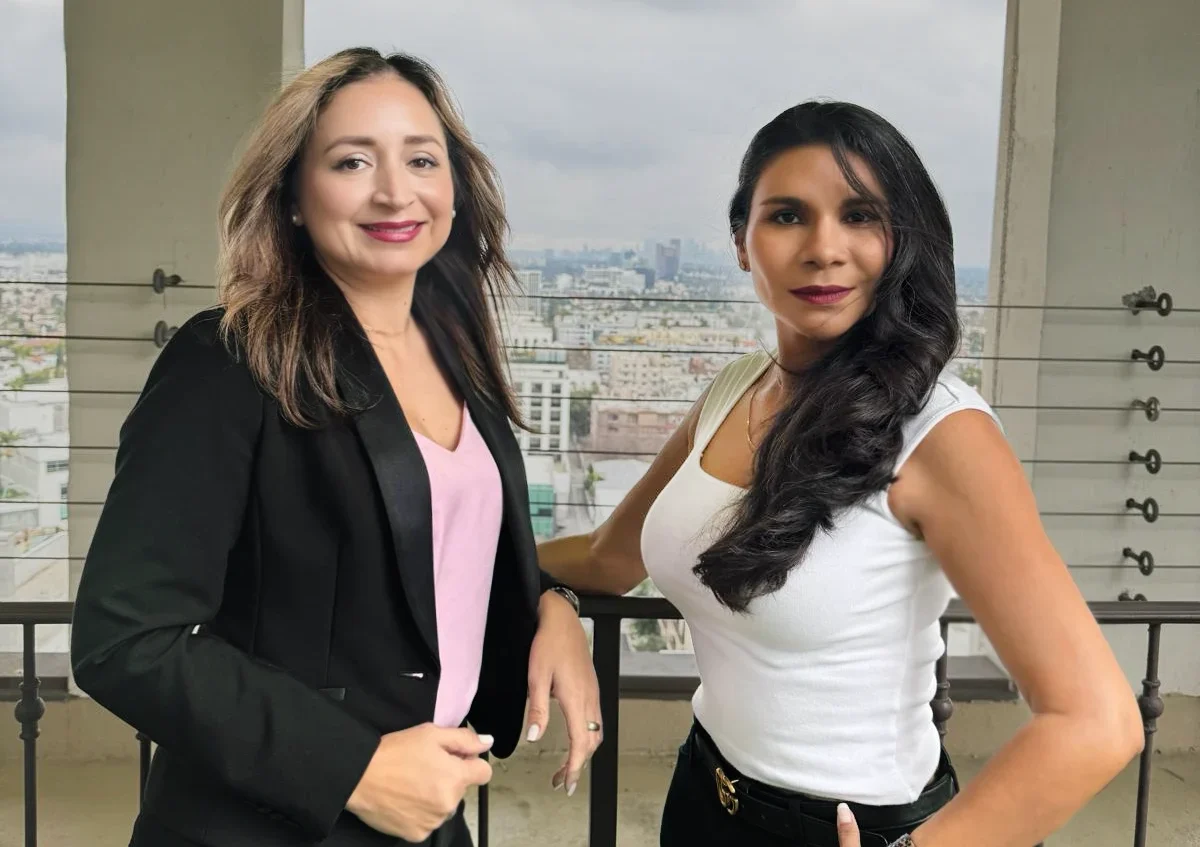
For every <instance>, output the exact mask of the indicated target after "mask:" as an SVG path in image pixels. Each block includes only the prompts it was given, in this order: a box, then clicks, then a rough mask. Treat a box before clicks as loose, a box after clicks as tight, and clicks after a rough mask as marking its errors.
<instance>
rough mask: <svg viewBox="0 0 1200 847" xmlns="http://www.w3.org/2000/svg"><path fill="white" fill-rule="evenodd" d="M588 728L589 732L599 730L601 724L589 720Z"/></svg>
mask: <svg viewBox="0 0 1200 847" xmlns="http://www.w3.org/2000/svg"><path fill="white" fill-rule="evenodd" d="M587 728H588V732H599V731H600V724H598V723H596V722H595V721H588V722H587Z"/></svg>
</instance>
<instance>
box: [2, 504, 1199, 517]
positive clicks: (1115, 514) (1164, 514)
mask: <svg viewBox="0 0 1200 847" xmlns="http://www.w3.org/2000/svg"><path fill="white" fill-rule="evenodd" d="M4 503H7V504H9V505H13V506H89V507H97V508H98V507H102V506H104V503H105V501H103V500H0V504H4ZM617 505H618V504H617V503H589V502H587V501H586V500H578V501H577V500H564V501H560V502H557V503H545V504H538V503H534V504H532V506H533V508H534V509H537V508H538V507H539V506H543V507H545V506H553V507H554V508H565V507H579V508H587V509H595V508H601V509H605V508H616V506H617ZM1038 514H1040V515H1042V516H1043V517H1059V518H1141V517H1142V513H1141V512H1138V511H1129V512H1062V511H1045V512H1039V513H1038ZM1156 517H1157V518H1200V512H1157V513H1156Z"/></svg>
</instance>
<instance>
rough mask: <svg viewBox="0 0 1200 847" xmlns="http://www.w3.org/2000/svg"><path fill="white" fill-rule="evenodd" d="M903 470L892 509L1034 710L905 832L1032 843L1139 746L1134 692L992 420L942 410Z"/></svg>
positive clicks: (1015, 845)
mask: <svg viewBox="0 0 1200 847" xmlns="http://www.w3.org/2000/svg"><path fill="white" fill-rule="evenodd" d="M901 470H902V473H901V475H900V478H899V480H898V481H897V482H896V483H895V485H894V486H893V487H892V490H891V491H890V493H889V503H890V504H891V507H892V511H893V512H894V513H895V515H896V517H897V518H898V519H899V520H901V521H902V522H903V523H906V524H908V525H909V526H910V527H911V528H913V529H914V530H915V531H916V532H918V533H919V534H920V535H921V536H923V537H924V539H925V541H926V543H927V544H928V545H929V547H930V549H931V550H932V551H933V553H934V555H935V556H936V557H937V559H938V561H939V562H940V563H941V565H942V568H943V570H944V572H945V573H946V575H947V577H948V578H949V579H950V581H951V583H952V584H953V585H954V587H955V589H956V590H957V591H958V592H959V594H960V596H961V597H962V598H963V600H964V602H965V603H966V604H967V606H968V607H969V608H970V609H971V610H972V612H973V613H974V614H975V618H976V620H978V621H979V624H980V625H981V626H982V627H983V631H984V632H985V633H986V634H987V636H988V638H989V639H991V641H992V643H993V645H994V646H995V647H996V650H997V652H998V653H999V656H1000V658H1001V660H1002V661H1003V662H1004V665H1005V667H1006V668H1007V669H1008V670H1009V672H1010V673H1011V674H1012V676H1013V678H1014V679H1015V680H1016V682H1017V685H1018V686H1019V688H1020V690H1021V692H1022V694H1023V695H1024V697H1025V699H1026V700H1027V702H1028V703H1029V706H1030V708H1031V709H1032V711H1033V719H1032V720H1031V721H1030V722H1029V723H1028V724H1026V725H1025V726H1024V727H1023V728H1022V729H1021V730H1020V731H1019V732H1018V733H1017V734H1016V735H1015V736H1014V737H1013V738H1012V739H1011V740H1010V741H1009V742H1008V743H1007V744H1005V745H1004V747H1002V748H1001V749H1000V750H999V751H998V752H997V753H996V755H995V756H993V757H992V759H991V760H990V761H989V762H988V765H987V767H985V768H984V769H983V771H982V772H981V773H980V774H979V775H978V777H976V778H975V779H974V780H973V781H972V782H971V783H970V784H969V785H968V786H967V787H966V788H965V789H964V790H963V792H962V793H961V794H960V795H959V796H958V797H956V798H955V799H954V800H953V801H951V802H950V803H949V804H947V806H946V807H945V808H944V809H943V810H942V811H940V812H939V813H938V814H936V815H935V816H934V817H933V818H931V819H930V820H929V821H927V822H926V823H925V824H923V825H922V826H921V827H920V828H918V829H917V830H916V831H915V832H914V833H913V841H914V842H916V844H917V845H918V847H951V845H954V847H957V845H962V844H973V845H978V847H1028V845H1029V844H1033V843H1036V842H1038V841H1041V840H1042V839H1043V838H1045V837H1046V836H1047V835H1049V834H1051V833H1052V832H1054V831H1055V830H1057V829H1058V828H1060V827H1061V826H1062V825H1063V824H1064V823H1066V822H1067V820H1068V819H1069V818H1070V817H1071V816H1072V815H1073V814H1075V813H1076V812H1077V811H1078V810H1079V809H1080V808H1081V807H1082V806H1083V805H1084V804H1086V803H1087V802H1088V801H1089V800H1090V799H1091V798H1092V797H1093V796H1094V795H1095V794H1096V793H1097V792H1099V791H1100V789H1101V788H1103V787H1104V786H1105V785H1106V784H1107V783H1108V782H1109V781H1110V780H1111V779H1112V778H1113V777H1114V776H1116V775H1117V774H1118V773H1119V772H1120V770H1121V769H1122V768H1123V767H1124V766H1125V764H1126V763H1128V762H1129V761H1130V759H1132V758H1133V757H1134V756H1136V755H1137V753H1138V752H1139V751H1140V750H1141V747H1142V728H1141V718H1140V716H1139V713H1138V709H1137V704H1136V700H1135V699H1134V696H1133V693H1132V691H1131V690H1130V687H1129V683H1128V682H1127V681H1126V679H1125V675H1124V673H1123V672H1122V670H1121V668H1120V666H1119V665H1118V663H1117V660H1116V658H1115V657H1114V656H1113V653H1112V650H1111V649H1110V647H1109V645H1108V642H1107V641H1106V640H1105V638H1104V636H1103V634H1102V633H1101V631H1100V627H1099V626H1098V625H1097V624H1096V621H1095V618H1093V616H1092V614H1091V613H1090V612H1089V610H1088V608H1087V604H1086V602H1085V601H1084V598H1083V597H1082V595H1081V594H1080V592H1079V589H1078V588H1077V587H1076V585H1075V582H1074V580H1073V579H1072V578H1071V576H1070V573H1069V572H1068V570H1067V568H1066V566H1065V565H1064V564H1063V562H1062V560H1061V559H1060V558H1059V556H1058V553H1057V552H1055V550H1054V547H1053V546H1052V545H1051V543H1050V540H1049V539H1048V538H1047V537H1046V533H1045V531H1044V530H1043V528H1042V525H1041V521H1040V518H1039V516H1038V510H1037V505H1036V503H1035V501H1034V497H1033V492H1032V491H1031V490H1030V487H1029V485H1028V483H1027V481H1026V478H1025V474H1024V472H1023V471H1022V469H1021V466H1020V463H1019V462H1018V461H1017V459H1016V458H1015V457H1014V456H1013V454H1012V451H1011V450H1010V448H1009V446H1008V443H1007V442H1006V441H1005V440H1004V437H1003V435H1002V434H1001V433H1000V430H999V429H998V428H997V427H996V426H995V424H994V423H993V422H992V421H991V420H990V419H988V418H987V417H986V416H985V415H984V414H983V413H981V412H960V413H956V414H953V415H951V416H950V417H948V418H947V419H946V420H944V421H942V422H941V423H940V424H938V425H937V426H936V427H935V428H934V429H933V431H932V432H931V433H930V434H929V436H928V437H927V438H926V439H925V440H924V441H923V442H922V443H921V445H920V446H919V447H918V448H917V450H916V451H915V452H914V454H913V456H912V458H911V459H910V460H909V461H908V462H906V463H905V465H904V467H903V468H902V469H901Z"/></svg>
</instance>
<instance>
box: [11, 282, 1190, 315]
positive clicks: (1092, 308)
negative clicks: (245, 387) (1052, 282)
mask: <svg viewBox="0 0 1200 847" xmlns="http://www.w3.org/2000/svg"><path fill="white" fill-rule="evenodd" d="M0 285H50V286H60V287H66V288H72V287H83V288H133V289H139V288H140V289H148V288H149V287H150V286H149V285H148V284H147V283H145V282H98V281H94V280H37V279H5V280H0ZM172 288H173V289H176V290H178V289H188V290H191V291H216V290H217V287H216V286H215V285H196V284H189V283H187V282H180V283H178V284H177V285H173V286H172ZM502 297H503V298H504V299H513V300H547V301H556V300H567V301H572V300H583V301H589V302H603V303H684V304H696V305H700V306H703V305H712V306H754V305H760V303H759V301H758V300H757V299H755V298H746V297H678V296H676V297H667V296H661V295H660V296H649V297H647V296H642V295H625V294H621V295H605V294H525V293H521V292H512V293H505V294H503V295H502ZM955 305H956V306H957V307H958V308H960V309H997V310H1003V311H1009V310H1011V311H1045V312H1125V313H1126V314H1128V313H1129V312H1130V310H1129V308H1127V307H1125V306H1097V305H1088V306H1071V305H1065V304H1054V305H1036V304H1029V303H973V302H966V301H960V302H958V303H956V304H955ZM1147 311H1149V309H1147ZM1171 311H1172V312H1173V313H1174V312H1179V313H1184V314H1195V313H1200V307H1194V308H1180V307H1172V309H1171Z"/></svg>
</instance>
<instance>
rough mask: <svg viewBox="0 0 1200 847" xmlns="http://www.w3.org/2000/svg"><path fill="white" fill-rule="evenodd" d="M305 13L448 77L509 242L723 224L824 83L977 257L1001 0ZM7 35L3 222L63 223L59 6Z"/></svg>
mask: <svg viewBox="0 0 1200 847" xmlns="http://www.w3.org/2000/svg"><path fill="white" fill-rule="evenodd" d="M305 16H306V39H305V51H306V56H307V60H308V61H309V62H310V63H311V62H313V61H315V60H317V59H319V58H322V57H323V56H326V55H328V54H330V53H333V52H335V51H336V50H338V49H341V48H343V47H348V46H351V45H357V44H367V45H371V46H375V47H378V48H380V49H382V50H404V51H406V52H411V53H414V54H416V55H419V56H421V57H422V58H425V59H428V60H429V61H431V62H432V63H433V64H434V65H435V66H436V67H437V68H438V69H439V70H440V71H441V72H442V74H443V75H444V76H445V78H446V80H447V82H448V83H449V84H450V86H451V87H452V88H453V90H454V92H455V94H456V95H457V97H458V99H459V101H460V103H461V105H462V107H463V111H464V114H465V116H466V119H467V123H468V125H469V126H470V127H471V130H472V133H473V134H474V135H475V137H476V139H477V140H478V141H479V142H480V144H481V145H482V146H483V147H484V149H485V150H486V151H487V152H488V154H489V155H490V156H491V157H492V158H493V159H494V161H495V162H496V165H497V167H498V168H499V169H500V172H501V175H502V177H503V180H504V185H505V189H506V193H507V198H508V204H509V210H510V216H511V221H512V227H513V232H514V235H515V236H516V238H517V240H518V241H519V242H522V243H525V242H528V241H532V240H536V239H539V238H543V239H547V240H554V241H556V242H562V241H564V240H566V241H570V240H574V241H575V242H582V241H585V240H587V241H591V242H592V243H596V242H598V241H601V240H612V241H625V242H635V241H639V240H640V239H642V238H644V237H662V238H665V237H670V236H679V237H684V238H689V237H690V238H697V239H700V240H709V239H716V240H719V239H723V238H724V237H725V231H726V226H725V221H724V208H725V204H726V202H727V200H728V196H729V193H730V191H731V190H732V188H733V181H734V177H735V174H736V170H737V165H738V161H739V159H740V157H741V155H742V152H743V151H744V149H745V146H746V144H747V143H748V142H749V140H750V138H751V137H752V136H753V134H754V132H755V130H757V129H758V127H759V126H761V125H762V124H763V123H765V122H766V121H768V120H770V119H771V118H772V117H773V116H774V115H775V114H777V113H778V112H780V111H781V110H783V109H784V108H786V107H788V106H790V105H793V104H795V103H797V102H799V101H801V100H804V99H808V98H810V97H817V96H823V97H835V98H839V99H847V100H852V101H856V102H860V103H862V104H863V105H865V106H869V107H871V108H874V109H876V110H878V111H879V112H881V113H882V114H883V115H884V116H885V117H887V118H889V119H890V120H892V121H893V122H894V123H896V125H897V126H898V127H900V129H901V130H902V131H904V132H905V133H906V134H908V135H909V137H910V138H911V139H912V141H913V143H914V144H915V145H916V147H917V149H918V150H919V151H920V152H921V154H922V156H923V157H924V158H925V160H926V163H927V164H928V166H929V168H930V170H931V172H932V173H933V175H934V177H935V179H936V180H937V181H938V183H939V185H940V186H941V187H942V189H943V191H944V193H945V195H946V199H947V203H948V205H949V206H950V209H951V213H952V216H953V219H954V224H955V229H956V234H957V240H958V244H959V258H960V261H962V262H964V263H973V264H983V263H985V262H986V261H987V254H988V249H989V247H990V242H991V217H992V196H993V191H994V188H993V183H994V180H995V172H996V143H997V138H996V135H997V131H998V126H999V114H1000V85H1001V68H1002V50H1003V42H1004V31H1003V30H1004V20H1005V0H972V1H971V2H964V1H963V0H910V2H906V3H903V4H897V3H895V2H893V0H826V2H817V0H804V2H800V0H795V1H794V2H789V0H737V2H734V0H678V2H670V0H613V2H611V3H603V4H602V3H596V2H594V0H494V2H488V3H480V2H477V0H439V2H436V3H429V4H412V3H398V2H395V0H307V3H306V12H305ZM0 31H2V32H4V34H5V35H4V53H3V55H2V57H0V103H3V108H2V109H0V149H2V150H3V151H4V152H5V157H6V158H5V162H4V163H3V164H2V165H0V197H2V198H3V200H2V201H0V203H2V206H0V220H7V221H11V220H14V219H17V218H20V219H21V220H23V221H25V222H26V225H27V226H34V227H36V226H41V227H45V229H46V233H47V234H50V235H54V234H61V232H62V231H63V227H64V222H63V219H62V212H61V208H62V203H61V200H54V201H53V202H50V201H49V200H48V199H47V198H61V196H62V193H63V188H62V186H63V181H64V173H63V171H64V162H63V161H62V159H61V156H62V141H63V138H64V133H65V111H66V110H65V98H66V93H65V68H64V61H63V54H62V50H63V39H62V8H61V3H60V2H57V0H36V2H35V0H0ZM54 156H58V157H59V158H58V159H57V160H54V159H53V157H54ZM14 209H15V210H16V211H14ZM0 225H2V224H0Z"/></svg>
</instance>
